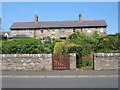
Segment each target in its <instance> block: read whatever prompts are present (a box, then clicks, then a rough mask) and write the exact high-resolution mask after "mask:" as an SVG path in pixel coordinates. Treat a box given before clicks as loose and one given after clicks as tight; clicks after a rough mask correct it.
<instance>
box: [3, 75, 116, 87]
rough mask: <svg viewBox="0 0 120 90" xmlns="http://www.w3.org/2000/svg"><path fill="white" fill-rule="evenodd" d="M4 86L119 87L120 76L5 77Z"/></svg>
mask: <svg viewBox="0 0 120 90" xmlns="http://www.w3.org/2000/svg"><path fill="white" fill-rule="evenodd" d="M2 88H118V78H117V77H99V78H98V77H84V78H82V77H81V78H3V80H2Z"/></svg>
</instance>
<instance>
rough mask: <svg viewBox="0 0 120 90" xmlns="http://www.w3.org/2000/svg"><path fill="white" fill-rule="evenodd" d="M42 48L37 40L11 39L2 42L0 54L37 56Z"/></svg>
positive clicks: (41, 51) (42, 50)
mask: <svg viewBox="0 0 120 90" xmlns="http://www.w3.org/2000/svg"><path fill="white" fill-rule="evenodd" d="M43 52H44V48H43V46H42V43H41V41H40V40H39V39H34V38H26V39H22V38H21V39H13V40H11V41H3V43H2V53H4V54H14V53H18V54H37V53H43Z"/></svg>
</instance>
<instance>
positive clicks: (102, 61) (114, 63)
mask: <svg viewBox="0 0 120 90" xmlns="http://www.w3.org/2000/svg"><path fill="white" fill-rule="evenodd" d="M119 61H120V53H95V54H94V70H112V69H113V70H118V69H120V68H119V67H120V65H118V62H119Z"/></svg>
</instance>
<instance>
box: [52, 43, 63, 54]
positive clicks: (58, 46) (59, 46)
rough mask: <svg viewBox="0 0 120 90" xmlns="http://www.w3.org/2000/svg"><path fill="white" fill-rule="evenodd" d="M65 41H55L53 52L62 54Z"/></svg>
mask: <svg viewBox="0 0 120 90" xmlns="http://www.w3.org/2000/svg"><path fill="white" fill-rule="evenodd" d="M64 48H65V43H64V42H57V43H56V44H55V47H54V52H53V54H62V53H64Z"/></svg>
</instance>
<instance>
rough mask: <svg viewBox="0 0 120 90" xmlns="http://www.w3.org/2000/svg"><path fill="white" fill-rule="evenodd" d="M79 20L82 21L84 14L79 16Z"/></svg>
mask: <svg viewBox="0 0 120 90" xmlns="http://www.w3.org/2000/svg"><path fill="white" fill-rule="evenodd" d="M79 20H80V21H81V20H82V13H80V14H79Z"/></svg>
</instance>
